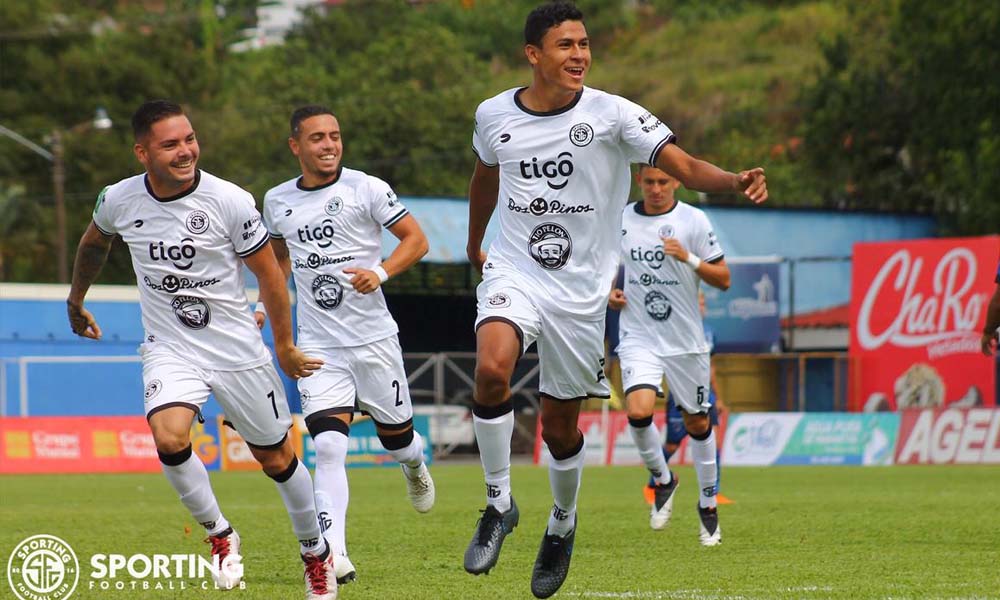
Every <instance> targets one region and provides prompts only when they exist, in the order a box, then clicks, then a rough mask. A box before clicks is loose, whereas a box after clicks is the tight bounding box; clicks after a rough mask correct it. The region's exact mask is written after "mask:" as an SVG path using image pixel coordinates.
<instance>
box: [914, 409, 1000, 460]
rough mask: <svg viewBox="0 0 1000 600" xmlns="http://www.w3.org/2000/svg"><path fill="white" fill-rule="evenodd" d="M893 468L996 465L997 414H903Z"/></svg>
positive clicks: (999, 444)
mask: <svg viewBox="0 0 1000 600" xmlns="http://www.w3.org/2000/svg"><path fill="white" fill-rule="evenodd" d="M901 416H902V421H901V423H900V428H899V444H898V450H897V454H896V463H897V464H950V463H958V464H972V463H989V464H1000V410H998V409H995V408H972V409H956V408H951V409H946V410H907V411H903V412H902V414H901Z"/></svg>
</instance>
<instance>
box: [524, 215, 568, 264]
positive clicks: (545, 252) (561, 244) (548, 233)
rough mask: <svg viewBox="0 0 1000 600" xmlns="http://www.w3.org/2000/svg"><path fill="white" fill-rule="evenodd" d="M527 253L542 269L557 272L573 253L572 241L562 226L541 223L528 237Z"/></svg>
mask: <svg viewBox="0 0 1000 600" xmlns="http://www.w3.org/2000/svg"><path fill="white" fill-rule="evenodd" d="M528 253H529V254H531V258H533V259H535V262H537V263H538V264H539V265H540V266H541V267H542V268H543V269H546V270H549V271H558V270H559V269H561V268H563V267H565V266H566V262H567V261H568V260H569V257H570V255H571V254H572V253H573V240H572V238H570V235H569V232H568V231H566V229H565V228H564V227H563V226H562V225H559V224H557V223H542V224H541V225H539V226H538V227H535V229H534V230H533V231H532V232H531V236H529V237H528Z"/></svg>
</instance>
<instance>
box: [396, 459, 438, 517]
mask: <svg viewBox="0 0 1000 600" xmlns="http://www.w3.org/2000/svg"><path fill="white" fill-rule="evenodd" d="M403 476H404V477H405V478H406V495H407V496H409V497H410V504H412V505H413V508H414V509H416V511H417V512H418V513H425V512H428V511H429V510H430V509H431V508H433V507H434V480H433V479H431V472H430V471H428V470H427V465H426V464H424V463H420V466H419V467H417V468H416V469H408V468H407V467H406V465H403Z"/></svg>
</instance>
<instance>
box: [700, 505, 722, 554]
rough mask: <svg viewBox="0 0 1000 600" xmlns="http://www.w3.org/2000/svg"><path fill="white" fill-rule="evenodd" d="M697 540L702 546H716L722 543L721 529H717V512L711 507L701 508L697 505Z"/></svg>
mask: <svg viewBox="0 0 1000 600" xmlns="http://www.w3.org/2000/svg"><path fill="white" fill-rule="evenodd" d="M698 520H699V521H700V522H701V523H700V525H699V532H698V540H699V541H700V542H701V545H702V546H718V545H719V544H721V543H722V528H721V527H719V511H718V510H717V509H716V508H715V507H714V506H713V507H711V508H702V507H701V505H700V504H699V505H698Z"/></svg>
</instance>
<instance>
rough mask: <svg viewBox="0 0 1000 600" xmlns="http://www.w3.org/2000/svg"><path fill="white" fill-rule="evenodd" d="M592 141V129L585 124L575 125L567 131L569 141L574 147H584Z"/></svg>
mask: <svg viewBox="0 0 1000 600" xmlns="http://www.w3.org/2000/svg"><path fill="white" fill-rule="evenodd" d="M593 140H594V128H593V127H591V126H590V125H588V124H587V123H577V124H576V125H574V126H573V127H571V128H570V130H569V141H571V142H573V145H574V146H580V147H581V148H582V147H583V146H586V145H587V144H589V143H590V142H592V141H593Z"/></svg>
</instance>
